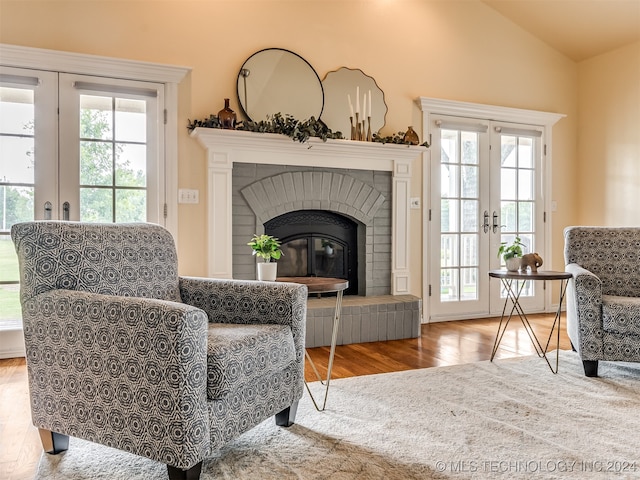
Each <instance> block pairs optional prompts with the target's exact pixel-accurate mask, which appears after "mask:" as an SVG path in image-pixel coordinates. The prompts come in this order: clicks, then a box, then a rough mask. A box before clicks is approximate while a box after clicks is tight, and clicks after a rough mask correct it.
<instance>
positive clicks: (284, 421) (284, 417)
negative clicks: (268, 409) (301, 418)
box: [276, 402, 298, 427]
mask: <svg viewBox="0 0 640 480" xmlns="http://www.w3.org/2000/svg"><path fill="white" fill-rule="evenodd" d="M296 413H298V402H294V403H293V404H291V406H290V407H287V408H285V409H284V410H282V411H281V412H279V413H276V425H278V426H279V427H290V426H291V425H293V424H294V423H295V420H296Z"/></svg>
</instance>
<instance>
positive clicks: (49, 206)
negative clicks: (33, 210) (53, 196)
mask: <svg viewBox="0 0 640 480" xmlns="http://www.w3.org/2000/svg"><path fill="white" fill-rule="evenodd" d="M52 211H53V205H52V204H51V202H44V219H45V220H51V212H52Z"/></svg>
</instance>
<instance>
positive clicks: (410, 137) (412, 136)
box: [402, 127, 420, 145]
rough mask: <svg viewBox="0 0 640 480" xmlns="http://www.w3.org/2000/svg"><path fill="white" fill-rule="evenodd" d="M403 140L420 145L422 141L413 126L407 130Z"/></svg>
mask: <svg viewBox="0 0 640 480" xmlns="http://www.w3.org/2000/svg"><path fill="white" fill-rule="evenodd" d="M402 141H403V142H404V143H408V144H409V145H418V144H419V143H420V139H419V138H418V134H417V133H416V131H415V130H414V129H413V127H409V128H408V129H407V131H406V132H405V133H404V137H402Z"/></svg>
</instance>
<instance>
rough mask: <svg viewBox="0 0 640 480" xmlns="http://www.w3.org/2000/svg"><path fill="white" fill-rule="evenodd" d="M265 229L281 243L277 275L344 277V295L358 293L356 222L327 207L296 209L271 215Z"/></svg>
mask: <svg viewBox="0 0 640 480" xmlns="http://www.w3.org/2000/svg"><path fill="white" fill-rule="evenodd" d="M264 229H265V233H266V234H268V235H273V236H274V237H277V238H279V239H280V241H281V242H282V251H283V253H284V255H283V257H282V258H280V260H278V276H283V277H306V276H316V277H333V278H345V279H347V280H349V288H348V289H347V290H346V291H345V294H351V295H357V294H358V224H357V222H355V221H353V220H351V219H350V218H348V217H346V216H344V215H340V214H338V213H335V212H331V211H327V210H296V211H293V212H288V213H285V214H283V215H280V216H278V217H275V218H272V219H271V220H269V221H267V222H266V223H265V224H264Z"/></svg>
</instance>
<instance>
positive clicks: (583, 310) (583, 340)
mask: <svg viewBox="0 0 640 480" xmlns="http://www.w3.org/2000/svg"><path fill="white" fill-rule="evenodd" d="M565 270H566V271H567V272H569V273H571V274H572V275H573V278H572V279H571V280H570V281H569V285H568V286H567V329H569V336H570V337H571V338H572V339H573V340H574V343H575V338H577V339H578V344H577V345H576V344H574V347H575V348H576V349H577V350H578V352H579V353H580V354H581V356H582V358H583V359H584V360H591V359H592V358H591V357H593V359H594V360H595V359H598V358H601V354H602V348H603V347H602V281H601V280H600V278H598V276H597V275H595V274H594V273H592V272H590V271H589V270H587V269H586V268H583V267H581V266H580V265H578V264H576V263H570V264H568V265H567V266H566V267H565ZM590 353H591V355H589V354H590Z"/></svg>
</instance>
